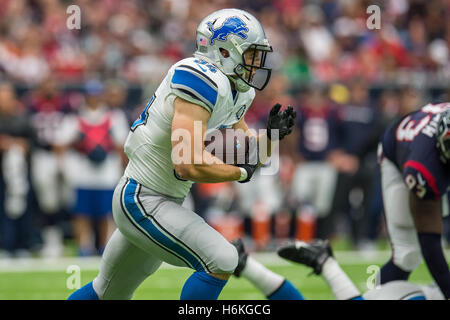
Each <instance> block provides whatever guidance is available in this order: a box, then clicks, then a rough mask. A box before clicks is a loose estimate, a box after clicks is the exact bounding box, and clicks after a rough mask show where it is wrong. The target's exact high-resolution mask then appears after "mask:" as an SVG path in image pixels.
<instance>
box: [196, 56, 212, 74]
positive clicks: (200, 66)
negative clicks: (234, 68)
mask: <svg viewBox="0 0 450 320" xmlns="http://www.w3.org/2000/svg"><path fill="white" fill-rule="evenodd" d="M194 62H195V63H196V64H197V65H198V67H199V68H200V69H202V71H203V72H206V69H205V68H203V67H202V66H205V67H206V68H208V69H209V71H211V72H212V73H215V72H216V71H217V69H216V67H215V66H213V65H212V64H210V63H208V62H206V61H205V60H201V59H195V60H194Z"/></svg>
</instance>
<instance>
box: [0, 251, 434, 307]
mask: <svg viewBox="0 0 450 320" xmlns="http://www.w3.org/2000/svg"><path fill="white" fill-rule="evenodd" d="M252 256H253V257H254V258H255V259H256V260H258V261H260V262H262V263H264V265H265V266H267V267H268V268H269V269H271V270H272V271H274V272H277V273H279V274H281V275H283V276H284V277H286V278H288V279H289V280H290V281H291V282H292V283H293V284H294V285H295V286H296V287H297V288H298V289H299V290H300V291H301V292H302V294H303V295H304V297H305V298H307V299H333V295H332V293H331V292H330V290H329V289H328V286H327V284H326V283H325V282H324V281H323V279H321V278H320V277H318V276H315V275H313V276H310V277H308V274H309V272H310V269H308V268H306V267H303V266H300V265H294V264H291V263H289V262H286V261H284V260H282V259H280V258H278V257H277V256H276V255H275V254H254V255H252ZM335 256H336V258H337V259H338V261H339V262H340V264H341V266H342V267H343V269H344V270H345V271H346V272H347V274H348V275H349V277H350V278H351V279H352V280H353V281H354V283H355V284H356V286H357V287H358V288H359V289H360V290H361V291H362V292H364V291H366V290H367V285H366V283H367V280H368V278H369V277H371V276H373V273H370V272H369V273H368V272H367V269H368V267H369V266H371V265H375V266H381V265H382V264H383V263H384V262H385V261H386V260H387V258H388V257H389V252H388V251H382V252H379V253H378V254H377V255H376V256H373V257H371V258H362V257H361V256H359V255H358V254H357V253H355V252H346V251H343V252H335ZM98 262H99V260H98V258H97V259H81V258H66V259H59V260H41V259H28V260H27V259H25V260H21V259H18V260H10V261H2V260H0V299H1V300H10V299H25V300H28V299H38V300H42V299H45V300H47V299H53V300H54V299H56V300H59V299H66V298H67V297H68V296H69V295H70V294H71V293H72V292H73V291H74V290H73V289H68V288H67V282H68V279H69V282H70V276H71V274H69V273H67V268H68V266H70V265H77V266H79V267H80V271H81V273H80V274H81V279H80V280H81V285H84V284H85V283H87V282H89V281H91V280H92V279H93V278H94V277H95V275H96V274H97V271H96V270H97V268H98ZM191 273H192V271H191V270H189V269H185V268H174V267H170V266H168V265H164V264H163V266H162V267H161V268H160V269H159V270H158V271H157V272H156V273H155V274H154V275H153V276H151V277H150V278H148V279H147V280H146V281H145V282H144V283H143V284H142V285H141V286H140V287H139V288H138V290H137V291H136V293H135V296H134V299H139V300H143V299H156V300H158V299H159V300H165V299H174V300H175V299H178V298H179V295H180V290H181V288H182V286H183V283H184V281H185V280H186V278H187V277H188V276H189V275H190V274H191ZM410 280H411V281H412V282H416V283H421V284H427V283H429V282H430V281H431V277H430V276H429V274H428V271H427V269H426V267H425V265H423V264H422V265H421V266H420V267H419V268H418V269H417V270H416V271H415V272H414V273H413V274H412V276H411V279H410ZM264 298H265V297H264V296H263V295H262V294H261V293H260V292H259V291H258V290H257V289H255V288H254V287H253V286H252V285H251V284H250V283H249V282H248V281H247V280H246V279H241V278H236V277H232V278H231V279H230V281H229V282H228V284H227V286H226V287H225V288H224V290H223V291H222V293H221V296H220V299H228V300H235V299H236V300H246V299H249V300H250V299H253V300H258V299H264Z"/></svg>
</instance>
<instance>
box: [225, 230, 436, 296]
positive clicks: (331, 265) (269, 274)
mask: <svg viewBox="0 0 450 320" xmlns="http://www.w3.org/2000/svg"><path fill="white" fill-rule="evenodd" d="M232 243H233V244H234V245H235V246H236V248H237V250H238V252H239V265H238V267H237V268H236V270H235V272H234V275H235V276H237V277H243V278H245V279H247V280H248V281H249V282H250V283H252V284H253V285H254V286H255V287H256V288H257V289H259V290H260V291H261V293H262V294H264V295H265V296H266V297H268V298H269V299H271V300H275V299H277V296H278V290H279V288H280V287H281V286H282V285H283V284H284V283H285V282H286V281H288V280H286V278H284V277H283V276H281V275H279V274H277V273H275V272H273V271H271V270H269V269H267V268H266V267H265V266H263V265H262V264H261V263H260V262H258V261H257V260H255V259H253V258H252V257H251V256H250V255H248V254H247V253H246V252H245V249H244V246H243V242H242V240H241V239H238V240H234V241H232ZM277 253H278V255H279V256H280V257H282V258H284V259H286V260H289V261H292V262H295V263H300V264H303V265H306V266H309V267H311V268H312V269H313V272H314V273H315V274H317V275H321V276H322V278H323V279H324V280H325V281H326V283H327V284H328V286H329V287H330V289H331V291H332V292H333V295H334V297H335V298H336V299H337V300H442V299H443V295H442V293H441V292H440V290H439V288H437V287H436V286H433V285H429V286H421V285H416V284H412V283H408V282H407V281H393V282H391V283H389V284H384V285H381V286H379V287H375V288H374V289H371V290H369V291H367V292H365V293H364V294H363V295H361V293H360V291H359V290H358V288H357V287H356V286H355V284H354V283H353V282H352V280H351V279H350V278H349V277H348V276H347V274H346V273H345V272H344V271H343V270H342V268H341V267H340V265H339V263H338V262H337V261H336V259H335V258H334V257H333V252H332V250H331V247H330V246H329V244H328V242H327V241H323V240H318V239H316V240H313V241H311V242H310V243H306V242H303V241H295V242H288V243H286V244H284V245H282V246H280V247H279V249H278V250H277ZM295 291H296V292H295ZM291 292H292V293H293V294H292V295H291V296H283V298H282V299H283V300H299V299H300V297H301V299H303V296H302V294H301V293H300V291H298V290H297V289H295V290H294V289H293V290H292V291H291Z"/></svg>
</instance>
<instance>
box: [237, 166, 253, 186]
mask: <svg viewBox="0 0 450 320" xmlns="http://www.w3.org/2000/svg"><path fill="white" fill-rule="evenodd" d="M237 166H238V167H239V168H243V169H244V170H245V171H247V179H245V180H242V181H238V182H239V183H246V182H249V181H250V179H251V178H252V176H253V174H254V173H255V171H256V169H258V165H252V164H238V165H237Z"/></svg>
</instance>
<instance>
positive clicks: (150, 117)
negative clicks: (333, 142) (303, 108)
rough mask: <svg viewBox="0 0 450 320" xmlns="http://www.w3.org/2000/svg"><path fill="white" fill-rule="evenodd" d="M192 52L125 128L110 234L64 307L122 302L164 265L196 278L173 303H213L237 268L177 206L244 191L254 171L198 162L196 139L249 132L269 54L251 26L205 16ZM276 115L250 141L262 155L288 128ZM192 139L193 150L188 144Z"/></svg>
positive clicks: (228, 249)
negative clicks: (221, 186)
mask: <svg viewBox="0 0 450 320" xmlns="http://www.w3.org/2000/svg"><path fill="white" fill-rule="evenodd" d="M196 45H197V49H196V52H195V54H194V57H191V58H187V59H184V60H181V61H179V62H177V63H176V64H174V65H173V66H172V67H171V68H170V70H169V72H168V74H167V76H166V77H165V78H164V80H163V81H162V83H161V85H160V86H159V88H158V89H157V90H156V92H155V94H154V95H153V97H152V98H151V99H150V101H149V102H148V104H147V106H146V107H145V109H144V111H143V112H142V114H141V115H140V117H139V118H138V119H137V120H136V121H135V122H134V123H133V125H132V126H131V132H130V133H129V135H128V138H127V141H126V143H125V152H126V154H127V156H128V158H129V164H128V166H127V168H126V170H125V174H124V176H123V177H122V179H121V181H120V182H119V184H118V186H117V187H116V189H115V192H114V198H113V216H114V220H115V222H116V224H117V227H118V229H117V230H116V231H115V232H114V234H113V235H112V237H111V239H110V240H109V242H108V244H107V246H106V249H105V252H104V254H103V257H102V264H101V267H100V272H99V274H98V276H97V277H96V278H95V279H94V280H93V281H92V282H90V283H88V284H87V285H85V286H84V287H82V288H80V289H79V290H77V291H76V292H74V293H73V294H72V295H71V296H70V297H69V299H130V298H131V297H132V296H133V293H134V291H135V289H136V288H137V287H138V286H139V285H140V284H141V283H142V281H144V280H145V279H146V278H147V277H148V276H150V275H151V274H152V273H154V272H155V271H156V270H157V269H158V268H159V266H160V265H161V263H162V262H163V261H165V262H167V263H169V264H172V265H175V266H180V267H189V268H191V269H194V270H195V272H194V273H193V274H192V276H190V277H189V278H188V279H187V281H186V283H185V285H184V286H183V289H182V292H181V299H217V298H218V296H219V294H220V292H221V290H222V288H223V287H224V285H225V284H226V282H227V280H228V278H229V276H230V275H231V274H232V273H233V271H234V269H235V268H236V266H237V264H238V253H237V251H236V248H235V247H234V246H233V245H232V244H230V243H229V242H228V241H227V240H226V239H225V238H224V237H223V236H222V235H221V234H219V233H218V232H217V231H215V230H214V229H213V228H212V227H211V226H209V225H208V224H207V223H206V222H205V221H204V220H203V219H202V218H201V217H200V216H198V215H197V214H195V213H194V212H192V211H191V210H188V209H187V208H185V207H182V203H183V200H184V198H185V197H186V195H187V194H188V192H189V189H190V188H191V185H192V184H193V183H194V182H210V183H211V182H223V181H239V182H247V181H249V180H250V179H251V177H252V175H253V173H254V171H255V170H256V169H257V168H258V167H259V166H260V165H261V163H257V161H254V162H253V163H244V164H239V165H238V166H233V165H228V164H225V163H223V162H222V161H220V160H219V159H217V158H215V157H213V156H212V155H211V154H209V156H207V158H209V160H211V159H212V160H213V164H211V162H210V161H205V158H206V157H205V158H204V157H203V155H204V154H205V153H206V152H205V151H204V144H203V137H204V136H205V132H206V131H207V130H209V129H217V128H224V127H225V128H234V129H242V130H243V131H244V132H249V131H248V127H247V125H246V123H245V120H244V115H245V112H246V111H247V109H248V108H249V107H250V105H251V103H252V101H253V98H254V96H255V90H254V89H255V88H256V89H258V90H262V89H263V88H264V87H265V86H266V84H267V83H268V81H269V78H270V73H271V70H270V69H269V68H267V67H265V62H266V55H267V54H268V53H269V52H271V51H272V47H271V46H270V44H269V41H268V40H267V38H266V36H265V33H264V30H263V28H262V26H261V24H260V23H259V22H258V20H257V19H256V18H255V17H254V16H252V15H251V14H249V13H247V12H245V11H242V10H237V9H223V10H219V11H216V12H214V13H212V14H210V15H209V16H207V17H206V18H205V19H204V20H203V21H202V22H201V23H200V25H199V27H198V28H197V35H196ZM280 108H281V105H279V104H277V105H276V106H274V108H273V109H272V110H271V112H270V115H269V120H268V125H267V137H268V138H269V139H266V134H264V135H263V136H260V137H258V139H259V141H260V143H264V142H263V141H265V143H266V144H267V148H268V149H267V150H268V151H269V152H268V154H269V155H270V149H269V148H270V147H271V144H272V142H276V140H281V139H282V138H283V137H284V136H285V135H287V134H289V133H291V131H292V128H293V125H294V118H295V111H294V110H293V108H292V107H288V108H286V109H285V110H283V111H280ZM198 124H200V126H199V125H198ZM199 128H200V135H199V134H198V133H199V132H198V131H199ZM186 133H187V135H186ZM195 134H197V137H196V136H195ZM198 136H200V139H202V140H200V143H196V142H195V141H194V140H195V139H196V138H197V139H198ZM180 137H182V139H181V140H180ZM255 138H256V137H255ZM192 142H193V143H192ZM260 146H261V144H260ZM180 158H181V160H180ZM198 159H200V161H198Z"/></svg>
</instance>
